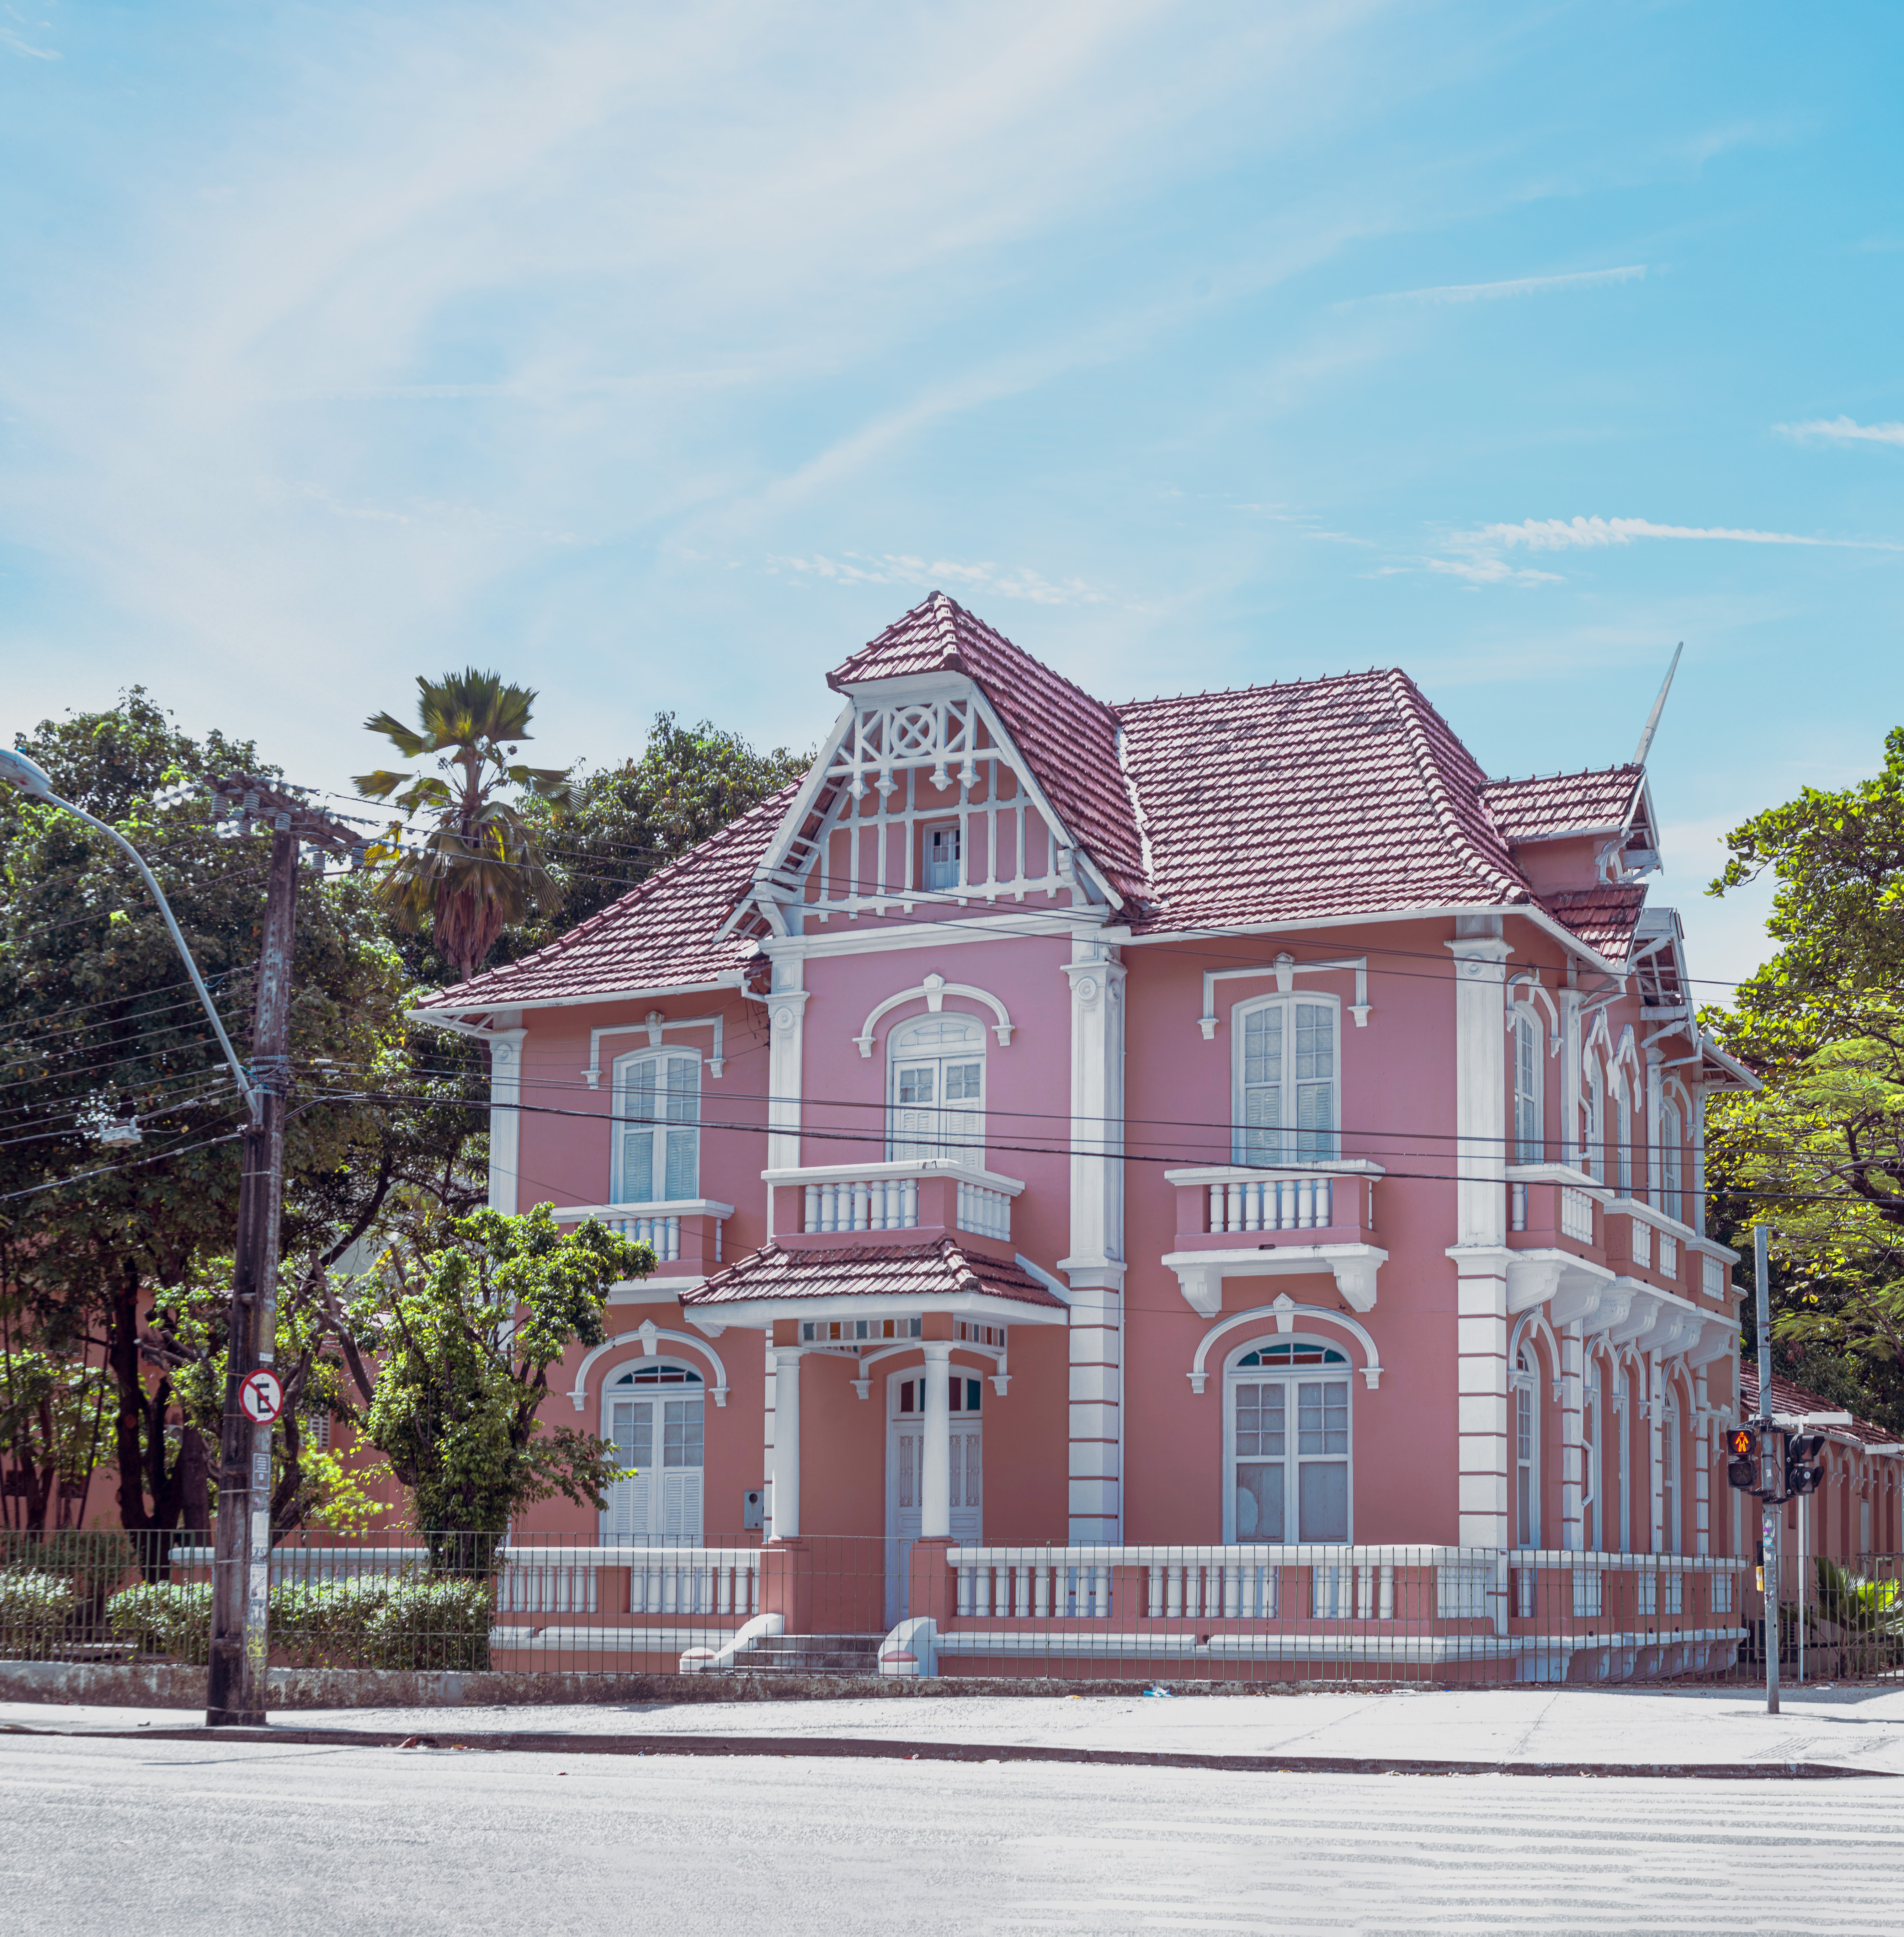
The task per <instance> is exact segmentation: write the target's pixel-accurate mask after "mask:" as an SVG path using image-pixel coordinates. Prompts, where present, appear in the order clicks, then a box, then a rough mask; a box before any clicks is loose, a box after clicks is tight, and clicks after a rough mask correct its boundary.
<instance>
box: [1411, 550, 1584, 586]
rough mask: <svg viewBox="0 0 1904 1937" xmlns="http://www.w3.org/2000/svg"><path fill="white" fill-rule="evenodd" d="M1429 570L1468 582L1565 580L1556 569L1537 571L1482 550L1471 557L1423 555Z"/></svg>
mask: <svg viewBox="0 0 1904 1937" xmlns="http://www.w3.org/2000/svg"><path fill="white" fill-rule="evenodd" d="M1422 563H1423V565H1426V567H1427V568H1428V569H1429V570H1430V571H1438V572H1440V573H1442V574H1443V575H1444V576H1445V577H1449V578H1463V579H1466V580H1467V581H1468V583H1469V584H1470V585H1561V584H1565V583H1566V580H1564V579H1563V577H1561V575H1560V573H1558V572H1557V571H1536V570H1535V569H1534V568H1533V566H1532V565H1510V564H1508V562H1507V560H1506V559H1504V558H1495V557H1490V556H1487V555H1486V554H1485V553H1482V554H1478V555H1477V556H1475V557H1472V558H1426V559H1423V560H1422Z"/></svg>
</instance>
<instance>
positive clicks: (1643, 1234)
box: [1630, 1217, 1653, 1265]
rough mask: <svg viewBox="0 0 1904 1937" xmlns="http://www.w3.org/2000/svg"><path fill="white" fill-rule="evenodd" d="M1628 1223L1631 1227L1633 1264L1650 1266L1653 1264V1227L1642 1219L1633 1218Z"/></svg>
mask: <svg viewBox="0 0 1904 1937" xmlns="http://www.w3.org/2000/svg"><path fill="white" fill-rule="evenodd" d="M1630 1222H1631V1223H1632V1225H1633V1263H1635V1264H1636V1265H1650V1264H1651V1263H1652V1262H1653V1227H1652V1226H1651V1224H1649V1223H1647V1221H1646V1220H1645V1218H1643V1217H1635V1218H1633V1219H1632V1220H1630Z"/></svg>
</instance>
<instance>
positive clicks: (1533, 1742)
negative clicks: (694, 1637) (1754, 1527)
mask: <svg viewBox="0 0 1904 1937" xmlns="http://www.w3.org/2000/svg"><path fill="white" fill-rule="evenodd" d="M204 1719H205V1718H204V1715H203V1714H202V1711H197V1710H174V1709H153V1708H94V1707H82V1706H80V1705H64V1704H55V1703H47V1704H40V1703H28V1702H11V1703H7V1704H5V1705H0V1729H5V1730H8V1731H17V1730H25V1731H28V1732H34V1733H38V1732H48V1731H54V1732H61V1733H71V1734H79V1735H99V1734H113V1735H122V1734H123V1735H139V1734H147V1733H153V1732H165V1731H169V1730H172V1729H196V1728H198V1727H199V1726H200V1725H201V1724H202V1723H203V1721H204ZM270 1726H271V1732H273V1733H282V1734H283V1735H285V1736H286V1737H287V1738H293V1737H295V1736H296V1735H299V1733H301V1732H307V1731H311V1730H326V1731H333V1730H343V1731H347V1732H350V1733H353V1734H355V1733H362V1734H365V1735H371V1736H375V1737H380V1738H384V1739H385V1740H386V1741H387V1740H388V1739H389V1738H391V1737H393V1736H395V1737H398V1738H402V1737H403V1736H406V1735H413V1734H414V1735H424V1736H428V1737H429V1738H432V1741H434V1742H435V1743H438V1744H441V1745H450V1744H452V1743H455V1742H459V1741H478V1740H480V1741H481V1745H482V1746H484V1747H485V1748H505V1747H507V1746H508V1745H509V1743H510V1739H511V1738H518V1739H520V1740H521V1741H522V1743H523V1746H524V1747H530V1746H534V1747H536V1748H543V1747H552V1746H556V1744H555V1743H553V1742H551V1741H550V1740H549V1738H552V1737H557V1738H566V1739H567V1741H570V1742H572V1743H574V1744H575V1746H576V1747H577V1748H581V1747H583V1746H584V1745H585V1744H586V1741H587V1739H588V1738H596V1739H598V1740H601V1741H602V1742H603V1745H604V1746H607V1738H615V1737H621V1738H628V1737H641V1738H649V1745H650V1747H662V1746H663V1745H662V1744H661V1743H656V1742H654V1741H653V1738H667V1737H669V1736H674V1737H677V1738H682V1747H683V1748H684V1750H685V1749H687V1747H688V1743H689V1741H690V1739H692V1738H701V1739H702V1740H703V1741H705V1740H706V1739H707V1738H737V1737H745V1738H748V1739H749V1741H750V1745H763V1746H762V1747H761V1748H759V1752H760V1753H766V1754H799V1753H800V1751H801V1746H802V1745H803V1744H814V1745H818V1744H822V1743H838V1744H841V1745H843V1746H844V1745H847V1744H852V1743H857V1744H861V1745H865V1748H864V1749H863V1750H862V1751H861V1752H863V1753H878V1748H876V1747H875V1745H901V1744H914V1743H916V1744H917V1745H920V1748H922V1749H925V1750H927V1751H935V1752H937V1753H939V1754H943V1753H944V1752H946V1751H947V1750H957V1749H959V1748H965V1749H967V1750H975V1749H981V1748H984V1747H987V1746H990V1747H995V1748H999V1749H1001V1750H1003V1751H1007V1752H1009V1751H1012V1750H1014V1749H1017V1750H1029V1751H1040V1750H1044V1751H1059V1752H1060V1753H1063V1752H1065V1751H1112V1752H1116V1753H1120V1754H1132V1753H1135V1754H1146V1755H1160V1756H1175V1755H1188V1756H1196V1757H1217V1756H1221V1757H1266V1758H1286V1759H1294V1760H1302V1761H1304V1762H1309V1761H1311V1760H1328V1761H1335V1760H1341V1761H1343V1762H1346V1763H1377V1764H1381V1765H1384V1766H1393V1767H1397V1768H1401V1767H1405V1766H1407V1765H1408V1763H1424V1764H1433V1763H1440V1764H1447V1763H1463V1764H1467V1765H1487V1766H1520V1767H1524V1768H1529V1769H1536V1770H1537V1769H1545V1768H1556V1769H1559V1768H1579V1767H1581V1766H1587V1767H1590V1768H1591V1767H1601V1768H1605V1769H1609V1770H1613V1769H1642V1768H1643V1769H1657V1770H1660V1771H1662V1772H1664V1771H1666V1770H1667V1769H1687V1767H1688V1766H1693V1768H1695V1769H1697V1768H1703V1769H1705V1770H1708V1771H1710V1772H1714V1773H1719V1772H1725V1771H1728V1770H1736V1769H1743V1768H1761V1767H1763V1768H1765V1769H1767V1771H1768V1772H1770V1771H1772V1770H1773V1769H1778V1770H1781V1771H1782V1770H1784V1769H1786V1768H1787V1767H1788V1766H1790V1765H1792V1764H1794V1763H1803V1764H1808V1765H1813V1766H1824V1767H1826V1768H1828V1769H1839V1770H1845V1771H1856V1772H1862V1773H1866V1774H1870V1775H1904V1687H1899V1686H1896V1685H1888V1684H1887V1685H1885V1686H1883V1687H1871V1686H1869V1685H1866V1686H1857V1687H1842V1688H1836V1687H1811V1688H1806V1689H1804V1690H1796V1691H1794V1690H1787V1691H1786V1693H1785V1695H1784V1701H1783V1713H1782V1714H1780V1715H1779V1716H1778V1717H1769V1716H1768V1715H1767V1714H1766V1713H1765V1698H1764V1696H1763V1693H1761V1692H1759V1691H1757V1690H1751V1689H1745V1688H1730V1687H1729V1688H1723V1689H1688V1690H1585V1689H1582V1690H1567V1689H1551V1688H1529V1689H1526V1690H1520V1689H1505V1690H1478V1691H1474V1692H1466V1691H1457V1692H1442V1691H1427V1690H1423V1691H1412V1690H1411V1691H1399V1692H1396V1693H1383V1694H1366V1693H1360V1694H1357V1693H1345V1694H1330V1693H1308V1694H1302V1695H1296V1696H1287V1697H1282V1698H1265V1697H1263V1696H1200V1697H1198V1698H1196V1699H1172V1698H1168V1697H1166V1698H1134V1697H1130V1696H1072V1697H1063V1696H1057V1697H1050V1698H1030V1699H1008V1698H997V1699H994V1698H990V1697H984V1696H975V1697H971V1698H968V1699H961V1700H958V1701H943V1702H935V1701H909V1702H888V1701H853V1700H847V1701H839V1702H801V1701H787V1702H772V1703H770V1704H769V1703H762V1702H684V1703H681V1704H672V1703H666V1702H644V1703H638V1704H626V1705H614V1706H602V1707H595V1706H567V1705H565V1706H561V1707H553V1706H552V1707H548V1708H457V1709H454V1710H448V1711H446V1710H444V1709H442V1708H414V1709H392V1708H359V1709H329V1710H323V1709H317V1710H314V1709H302V1710H299V1711H296V1712H295V1713H287V1714H282V1715H280V1716H278V1717H275V1718H274V1720H273V1721H272V1723H271V1725H270ZM532 1737H533V1738H541V1740H539V1741H535V1742H533V1743H532V1742H531V1741H530V1740H529V1738H532ZM820 1752H821V1753H826V1752H827V1751H820ZM833 1752H835V1753H837V1752H838V1751H833ZM846 1752H847V1753H849V1754H850V1753H853V1751H852V1750H851V1749H850V1748H847V1751H846ZM886 1752H887V1753H888V1754H890V1753H891V1748H890V1747H887V1748H886Z"/></svg>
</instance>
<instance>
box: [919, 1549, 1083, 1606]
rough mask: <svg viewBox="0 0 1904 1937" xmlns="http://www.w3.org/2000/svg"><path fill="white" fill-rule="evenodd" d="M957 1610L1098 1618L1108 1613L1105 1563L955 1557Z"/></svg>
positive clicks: (1020, 1558) (1019, 1558)
mask: <svg viewBox="0 0 1904 1937" xmlns="http://www.w3.org/2000/svg"><path fill="white" fill-rule="evenodd" d="M954 1564H955V1566H956V1567H957V1572H958V1577H959V1601H958V1607H959V1612H960V1614H964V1615H968V1616H971V1615H977V1616H979V1617H983V1618H990V1619H996V1620H1013V1619H1016V1620H1039V1621H1045V1620H1064V1621H1071V1620H1108V1618H1109V1617H1110V1613H1111V1570H1110V1569H1109V1568H1108V1567H1098V1566H1091V1565H1089V1564H1088V1563H1087V1564H1086V1565H1084V1566H1077V1565H1075V1564H1068V1563H1066V1561H1064V1560H1062V1559H1059V1560H1048V1559H1046V1558H1044V1557H1038V1558H1035V1559H1030V1560H1027V1559H1025V1558H1023V1557H1013V1558H1011V1559H1005V1558H999V1559H989V1558H988V1559H981V1558H979V1557H977V1556H976V1555H974V1556H972V1557H969V1558H968V1557H965V1556H963V1555H957V1554H955V1555H954Z"/></svg>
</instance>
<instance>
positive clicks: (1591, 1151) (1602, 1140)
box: [1581, 1056, 1606, 1184]
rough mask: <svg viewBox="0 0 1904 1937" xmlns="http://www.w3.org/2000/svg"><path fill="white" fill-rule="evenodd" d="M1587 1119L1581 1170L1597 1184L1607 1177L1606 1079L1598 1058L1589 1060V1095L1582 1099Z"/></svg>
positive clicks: (1589, 1058) (1594, 1057) (1590, 1057)
mask: <svg viewBox="0 0 1904 1937" xmlns="http://www.w3.org/2000/svg"><path fill="white" fill-rule="evenodd" d="M1581 1108H1582V1110H1583V1111H1584V1114H1585V1117H1586V1128H1585V1135H1584V1142H1585V1144H1586V1146H1587V1147H1586V1151H1585V1153H1584V1162H1583V1163H1582V1164H1581V1169H1584V1171H1585V1172H1586V1173H1587V1175H1588V1176H1589V1177H1590V1178H1592V1179H1593V1181H1594V1182H1595V1183H1596V1184H1598V1183H1601V1182H1602V1181H1604V1180H1605V1176H1606V1078H1605V1076H1604V1075H1602V1074H1601V1071H1600V1059H1599V1057H1598V1056H1589V1057H1588V1058H1587V1093H1586V1095H1585V1096H1584V1098H1583V1099H1581Z"/></svg>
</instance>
